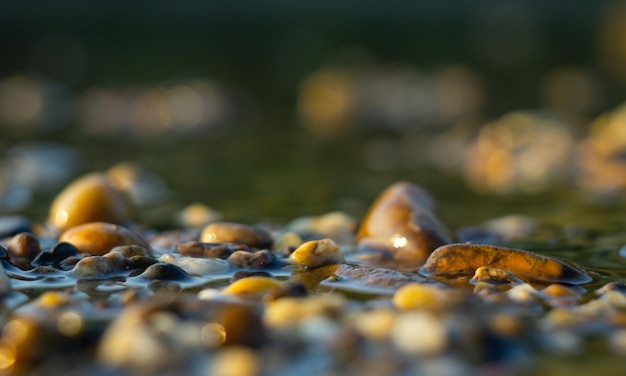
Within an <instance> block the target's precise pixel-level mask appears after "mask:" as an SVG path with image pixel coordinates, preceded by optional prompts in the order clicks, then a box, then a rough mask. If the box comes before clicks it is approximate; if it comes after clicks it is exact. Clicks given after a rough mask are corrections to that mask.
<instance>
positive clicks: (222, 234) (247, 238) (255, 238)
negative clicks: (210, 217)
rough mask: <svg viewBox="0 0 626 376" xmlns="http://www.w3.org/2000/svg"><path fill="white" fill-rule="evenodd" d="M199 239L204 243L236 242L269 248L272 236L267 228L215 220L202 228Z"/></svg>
mask: <svg viewBox="0 0 626 376" xmlns="http://www.w3.org/2000/svg"><path fill="white" fill-rule="evenodd" d="M200 241H202V242H205V243H237V244H246V245H249V246H251V247H254V248H269V247H271V246H272V243H273V238H272V235H271V234H270V233H269V232H268V231H267V230H265V229H264V228H261V227H256V226H248V225H244V224H240V223H231V222H216V223H212V224H210V225H208V226H206V227H205V228H204V229H203V230H202V234H201V236H200Z"/></svg>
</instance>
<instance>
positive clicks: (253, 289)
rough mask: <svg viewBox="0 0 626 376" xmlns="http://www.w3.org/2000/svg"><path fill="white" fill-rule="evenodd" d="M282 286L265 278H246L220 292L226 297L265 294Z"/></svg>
mask: <svg viewBox="0 0 626 376" xmlns="http://www.w3.org/2000/svg"><path fill="white" fill-rule="evenodd" d="M282 285H283V282H281V281H279V280H276V279H273V278H267V277H246V278H241V279H238V280H237V281H235V282H233V283H231V284H230V285H229V286H228V287H226V288H225V289H224V290H222V292H223V293H224V294H228V295H242V294H259V293H265V292H267V291H270V290H272V289H275V288H277V287H280V286H282Z"/></svg>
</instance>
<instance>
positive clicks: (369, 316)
mask: <svg viewBox="0 0 626 376" xmlns="http://www.w3.org/2000/svg"><path fill="white" fill-rule="evenodd" d="M395 318H396V314H395V313H394V312H393V311H391V310H389V309H385V308H379V309H375V310H372V311H364V312H358V313H356V314H355V315H354V316H353V317H351V318H350V320H349V322H350V323H351V324H352V326H354V328H355V329H356V331H357V332H358V333H359V334H361V335H362V336H365V337H367V338H369V339H372V340H374V341H386V340H387V339H388V338H389V334H390V333H391V329H392V328H393V324H394V322H395Z"/></svg>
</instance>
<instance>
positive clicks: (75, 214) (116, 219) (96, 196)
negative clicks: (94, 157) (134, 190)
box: [48, 173, 133, 230]
mask: <svg viewBox="0 0 626 376" xmlns="http://www.w3.org/2000/svg"><path fill="white" fill-rule="evenodd" d="M132 213H133V209H132V207H131V205H130V204H129V202H128V200H127V199H126V197H125V196H124V194H123V193H121V192H120V191H118V190H117V189H115V187H114V186H113V184H112V183H111V181H110V180H109V179H108V178H107V176H106V175H104V174H101V173H91V174H87V175H84V176H82V177H80V178H78V179H76V180H74V181H73V182H72V183H70V184H69V185H68V186H67V187H66V188H65V189H64V190H63V191H62V192H61V193H59V195H58V196H57V197H56V198H55V199H54V201H53V202H52V205H51V206H50V213H49V215H48V222H49V223H50V224H51V225H52V226H54V227H55V228H57V229H59V230H65V229H68V228H70V227H74V226H77V225H81V224H84V223H89V222H96V221H105V222H111V223H118V224H119V223H124V222H127V221H129V220H130V219H131V218H132Z"/></svg>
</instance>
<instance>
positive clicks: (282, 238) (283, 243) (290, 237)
mask: <svg viewBox="0 0 626 376" xmlns="http://www.w3.org/2000/svg"><path fill="white" fill-rule="evenodd" d="M302 243H303V241H302V238H301V237H300V235H298V234H296V233H295V232H291V231H288V232H283V233H281V234H280V235H278V237H276V239H275V240H274V249H275V250H276V251H278V252H285V253H287V254H291V252H293V250H295V249H296V248H298V247H299V246H300V245H301V244H302Z"/></svg>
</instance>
